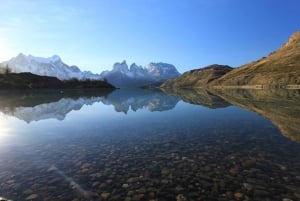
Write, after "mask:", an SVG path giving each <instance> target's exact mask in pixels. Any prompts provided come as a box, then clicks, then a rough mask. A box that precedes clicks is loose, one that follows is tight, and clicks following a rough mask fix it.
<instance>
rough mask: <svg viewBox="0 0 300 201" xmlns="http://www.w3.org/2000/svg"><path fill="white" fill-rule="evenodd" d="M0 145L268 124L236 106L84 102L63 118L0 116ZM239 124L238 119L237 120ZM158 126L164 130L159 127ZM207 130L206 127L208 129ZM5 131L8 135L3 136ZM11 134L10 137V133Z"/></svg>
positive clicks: (257, 116) (181, 103)
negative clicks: (152, 108)
mask: <svg viewBox="0 0 300 201" xmlns="http://www.w3.org/2000/svg"><path fill="white" fill-rule="evenodd" d="M0 122H1V124H0V125H1V131H4V132H3V133H5V134H3V133H2V132H1V134H0V136H1V137H0V139H1V140H0V145H1V144H2V143H4V141H3V138H5V143H6V144H10V145H12V144H14V145H26V144H27V145H28V144H34V143H38V142H41V141H47V140H51V139H55V140H57V139H60V138H62V139H66V138H70V137H71V138H72V137H76V138H77V137H88V136H89V135H97V136H100V137H101V136H105V135H110V134H119V133H126V132H132V131H136V132H138V133H140V134H143V133H144V131H146V130H147V131H148V132H149V131H150V132H152V133H151V134H156V133H159V132H165V131H169V132H172V131H174V132H176V129H181V128H189V127H190V128H196V127H197V128H199V129H203V130H207V131H209V130H210V129H212V128H215V129H223V128H225V127H232V128H233V129H236V128H238V127H239V124H240V123H241V122H249V123H248V124H253V126H254V127H257V128H259V127H262V126H263V125H265V124H266V123H267V124H270V123H269V122H268V121H267V120H264V119H263V118H262V117H261V116H259V115H256V114H255V113H252V112H248V111H245V110H241V109H239V108H237V107H233V106H232V107H227V108H221V109H209V108H205V107H202V106H199V105H191V104H187V103H184V102H182V101H180V102H179V103H178V104H177V106H176V107H175V108H174V109H173V110H167V111H162V112H149V111H148V110H147V109H146V108H144V109H141V110H138V111H137V112H134V111H131V110H130V111H129V112H128V113H127V114H124V113H122V112H115V110H114V107H113V106H112V105H104V104H102V103H95V104H93V105H85V106H83V107H82V108H81V110H76V111H71V112H70V113H68V115H67V116H66V118H65V119H64V120H63V121H59V120H56V119H46V120H41V121H34V122H31V123H30V124H27V123H26V122H24V121H22V120H18V119H16V118H14V117H7V116H4V115H2V116H0ZM241 124H242V123H241ZM162 128H164V129H165V130H164V131H163V130H162ZM209 132H210V131H209ZM6 134H9V135H11V137H5V136H6ZM12 136H13V137H12Z"/></svg>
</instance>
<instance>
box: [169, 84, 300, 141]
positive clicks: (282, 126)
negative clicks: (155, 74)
mask: <svg viewBox="0 0 300 201" xmlns="http://www.w3.org/2000/svg"><path fill="white" fill-rule="evenodd" d="M164 91H165V92H166V93H168V94H171V95H176V96H177V97H180V98H181V99H183V100H184V101H185V102H189V103H192V104H199V105H203V106H206V107H210V108H218V107H226V106H229V105H235V106H238V107H240V108H244V109H247V110H250V111H253V112H256V113H258V114H260V115H262V116H264V117H265V118H267V119H269V120H270V121H271V122H272V123H273V124H274V125H275V126H277V127H278V128H279V130H280V131H281V133H282V134H283V135H284V136H286V137H287V138H289V139H290V140H293V141H296V142H300V90H283V89H280V90H278V89H277V90H275V89H266V90H257V89H252V90H249V89H230V90H229V89H226V90H225V89H222V90H221V89H218V90H212V91H207V90H204V89H165V90H164Z"/></svg>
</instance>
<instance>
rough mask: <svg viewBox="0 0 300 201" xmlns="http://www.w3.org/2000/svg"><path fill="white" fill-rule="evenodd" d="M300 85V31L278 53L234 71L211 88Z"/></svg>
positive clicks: (218, 80) (214, 83) (216, 81)
mask: <svg viewBox="0 0 300 201" xmlns="http://www.w3.org/2000/svg"><path fill="white" fill-rule="evenodd" d="M299 84H300V31H298V32H296V33H294V34H293V35H292V36H291V37H290V39H289V40H288V41H287V42H286V43H285V44H284V45H283V46H281V47H280V48H279V49H278V50H277V51H275V52H272V53H271V54H269V55H268V56H267V57H263V58H261V59H259V60H257V61H255V62H252V63H249V64H246V65H243V66H241V67H239V68H236V69H234V70H232V71H231V72H229V73H227V74H226V75H224V76H222V77H221V78H219V79H217V80H215V81H213V82H212V83H211V84H210V86H219V87H220V86H225V87H226V86H247V85H248V86H255V85H256V86H258V87H264V86H269V87H284V86H287V85H299Z"/></svg>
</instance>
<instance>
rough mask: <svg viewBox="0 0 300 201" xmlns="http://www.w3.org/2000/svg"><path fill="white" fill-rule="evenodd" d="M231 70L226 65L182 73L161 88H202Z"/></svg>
mask: <svg viewBox="0 0 300 201" xmlns="http://www.w3.org/2000/svg"><path fill="white" fill-rule="evenodd" d="M232 69H233V68H232V67H230V66H227V65H218V64H214V65H210V66H206V67H204V68H199V69H195V70H191V71H187V72H185V73H183V74H182V75H181V76H180V77H178V78H174V79H169V80H167V81H166V82H164V83H163V84H162V85H161V87H162V88H199V87H200V88H203V87H207V85H208V84H209V83H210V82H212V81H213V80H215V79H218V78H219V77H221V76H222V75H224V74H226V73H228V72H229V71H231V70H232Z"/></svg>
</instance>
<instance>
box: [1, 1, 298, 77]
mask: <svg viewBox="0 0 300 201" xmlns="http://www.w3.org/2000/svg"><path fill="white" fill-rule="evenodd" d="M299 8H300V1H299V0H251V1H248V0H214V1H210V0H186V1H184V0H0V61H4V60H8V59H10V58H11V57H13V56H16V55H17V54H18V53H20V52H23V53H24V54H26V55H27V54H32V55H34V56H42V57H50V56H52V55H54V54H57V55H59V56H60V57H61V58H62V59H63V61H64V62H65V63H67V64H69V65H78V66H79V67H80V68H81V69H82V70H91V71H92V72H95V73H99V72H101V71H102V70H105V69H110V68H111V67H112V65H113V63H115V62H118V61H122V60H124V59H125V60H126V61H127V63H129V64H130V63H132V62H136V63H137V64H139V65H143V66H144V65H147V64H148V63H149V62H160V61H161V62H167V63H171V64H174V65H175V66H176V67H177V68H178V70H179V71H180V72H184V71H186V70H190V69H195V68H199V67H203V66H206V65H209V64H215V63H217V64H227V65H231V66H234V67H236V66H239V65H242V64H245V63H247V62H250V61H253V60H256V59H259V58H260V57H262V56H266V55H267V54H268V53H270V52H271V51H273V50H276V49H277V48H278V47H279V46H280V45H281V44H282V43H284V42H285V41H286V40H287V39H288V37H289V36H290V35H291V34H292V33H294V32H295V31H297V30H300V15H299Z"/></svg>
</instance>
